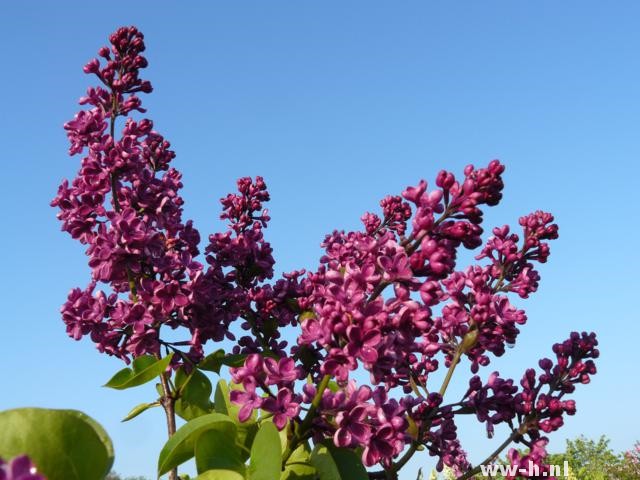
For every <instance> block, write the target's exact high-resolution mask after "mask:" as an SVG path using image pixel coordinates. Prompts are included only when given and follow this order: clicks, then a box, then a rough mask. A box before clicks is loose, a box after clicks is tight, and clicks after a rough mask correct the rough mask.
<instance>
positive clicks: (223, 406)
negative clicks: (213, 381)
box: [215, 380, 258, 461]
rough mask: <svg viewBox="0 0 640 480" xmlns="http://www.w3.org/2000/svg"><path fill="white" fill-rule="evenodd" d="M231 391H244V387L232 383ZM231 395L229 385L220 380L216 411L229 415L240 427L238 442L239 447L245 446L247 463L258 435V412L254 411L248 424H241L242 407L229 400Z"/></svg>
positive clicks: (237, 434) (216, 394)
mask: <svg viewBox="0 0 640 480" xmlns="http://www.w3.org/2000/svg"><path fill="white" fill-rule="evenodd" d="M231 390H242V385H237V384H235V383H231ZM229 393H230V390H229V384H227V382H225V381H224V380H220V381H219V382H218V385H217V386H216V393H215V410H216V412H218V413H222V414H225V415H228V416H229V417H230V418H231V419H233V421H234V422H236V426H237V427H238V431H237V433H236V442H237V443H238V444H239V445H242V446H244V450H243V453H242V455H243V460H245V461H246V460H247V459H248V458H249V451H250V450H251V445H252V444H253V439H254V438H255V436H256V434H257V433H258V425H257V424H256V419H257V417H258V412H257V411H256V410H254V411H253V413H252V414H251V417H249V419H247V421H246V422H241V421H240V420H238V412H239V411H240V407H239V406H238V405H236V404H234V403H232V402H231V401H230V400H229Z"/></svg>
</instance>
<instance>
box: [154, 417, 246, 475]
mask: <svg viewBox="0 0 640 480" xmlns="http://www.w3.org/2000/svg"><path fill="white" fill-rule="evenodd" d="M214 429H215V430H221V431H226V432H229V435H230V436H231V437H233V438H235V432H236V425H235V423H234V421H233V420H231V419H230V418H229V417H227V416H226V415H222V414H220V413H209V414H207V415H203V416H202V417H198V418H196V419H194V420H191V421H189V422H187V423H185V424H184V425H183V426H182V427H180V428H179V429H178V431H177V432H176V433H175V434H174V435H173V436H172V437H171V438H169V440H168V441H167V443H165V444H164V447H162V450H161V451H160V456H159V457H158V475H162V474H164V473H167V472H168V471H169V470H171V469H172V468H174V467H177V466H178V465H180V464H181V463H184V462H186V461H187V460H189V459H190V458H193V456H194V449H195V444H196V441H197V439H198V436H199V435H200V434H202V433H203V432H205V431H207V430H214Z"/></svg>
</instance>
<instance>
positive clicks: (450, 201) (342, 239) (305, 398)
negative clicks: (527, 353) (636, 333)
mask: <svg viewBox="0 0 640 480" xmlns="http://www.w3.org/2000/svg"><path fill="white" fill-rule="evenodd" d="M110 41H111V46H110V47H109V48H107V47H103V48H102V49H100V51H99V57H101V59H102V60H99V59H94V60H91V61H90V62H89V63H88V64H87V65H86V66H85V69H84V70H85V72H86V73H89V74H92V75H95V76H96V77H97V78H98V80H99V81H100V82H101V85H100V86H96V87H93V88H90V89H89V90H88V92H87V95H86V96H85V97H83V98H82V99H81V101H80V103H81V104H82V105H87V109H85V110H82V111H81V112H79V113H78V114H77V115H76V117H75V118H74V119H73V120H71V121H70V122H68V123H67V124H66V125H65V129H66V130H67V135H68V137H69V140H70V143H71V147H70V153H71V154H82V155H83V157H82V161H81V168H80V171H79V172H78V174H77V176H76V177H75V178H74V179H73V181H72V182H71V183H69V182H67V181H64V182H63V183H62V185H61V186H60V188H59V191H58V194H57V196H56V198H55V199H54V200H53V202H52V205H53V206H55V207H58V209H59V213H58V218H59V219H60V220H61V222H62V228H63V230H64V231H66V232H68V233H69V234H70V235H71V236H72V238H74V239H76V240H78V241H80V242H81V243H82V244H84V245H86V246H87V251H86V253H87V256H88V258H89V266H90V268H91V272H92V278H91V280H90V282H89V285H88V286H87V287H86V288H84V289H81V288H76V289H74V290H72V291H71V293H70V294H69V297H68V299H67V302H66V303H65V304H64V306H63V307H62V317H63V320H64V322H65V324H66V326H67V332H68V333H69V335H70V336H72V337H73V338H75V339H80V338H81V337H83V336H87V335H88V336H90V338H91V339H92V340H93V341H94V342H95V343H96V344H97V346H98V349H99V350H100V351H102V352H105V353H107V354H110V355H116V356H118V357H121V358H123V359H125V360H126V361H128V360H129V359H130V357H132V356H133V357H136V356H140V355H143V354H147V353H151V354H156V355H159V354H160V352H161V348H162V347H164V348H165V349H166V351H173V352H174V353H175V354H176V355H174V361H175V362H177V363H180V362H183V361H189V362H191V363H193V364H197V362H199V361H200V359H201V358H202V357H203V354H204V350H203V345H204V344H205V343H206V342H208V341H215V342H217V341H221V340H223V339H224V338H227V339H229V340H232V341H235V346H234V348H233V353H234V354H239V355H244V356H245V361H244V365H243V366H241V367H239V368H233V369H231V374H232V377H233V380H234V382H235V383H236V384H237V385H236V386H237V388H236V389H233V390H232V393H231V400H232V401H233V402H235V403H237V404H239V405H240V406H241V408H240V414H239V416H240V419H241V420H243V421H244V420H247V419H249V418H250V416H251V414H252V412H253V411H254V410H257V409H262V410H263V411H266V412H269V413H271V414H272V415H273V420H274V423H275V425H276V426H277V427H278V428H279V429H284V428H285V427H286V426H287V425H288V424H291V423H294V424H295V427H296V428H293V429H292V430H291V431H293V432H295V438H294V440H295V441H298V442H301V441H303V440H305V439H308V438H313V439H315V440H318V441H319V440H322V439H328V438H331V439H333V441H334V443H335V444H336V445H337V446H339V447H347V448H361V449H362V459H363V462H364V464H365V465H367V466H373V465H376V464H380V465H382V467H384V468H385V469H386V470H387V471H389V469H390V470H391V471H395V470H394V469H396V468H400V467H401V466H402V465H403V464H404V463H403V462H405V461H406V460H405V457H404V456H403V457H402V458H399V456H400V455H401V454H403V452H404V455H407V452H408V453H413V452H414V451H415V450H417V449H418V448H422V447H424V448H426V450H427V451H428V452H429V454H430V455H432V456H435V457H437V459H438V468H439V469H442V468H443V467H444V466H445V465H446V466H449V467H452V468H454V469H455V470H456V471H457V472H468V471H470V469H471V465H470V463H469V460H468V459H467V456H466V453H465V451H464V450H463V448H462V446H461V444H460V442H459V440H458V436H457V424H456V417H457V416H458V415H462V414H474V415H475V416H476V417H477V419H478V420H479V421H480V422H482V423H485V424H486V428H487V432H488V433H489V435H493V433H494V426H495V425H498V424H505V425H508V426H509V427H510V428H512V439H513V440H514V441H516V442H522V443H523V444H525V445H527V446H529V447H530V453H529V454H528V456H526V457H522V456H520V454H519V453H517V452H515V451H512V452H511V453H510V454H509V455H510V458H511V461H512V462H514V463H518V462H524V461H528V460H529V459H531V458H535V459H544V456H545V455H544V454H543V452H544V445H545V444H546V440H545V437H543V436H542V434H547V433H550V432H553V431H555V430H557V429H558V428H560V427H561V426H562V424H563V421H564V420H563V418H564V416H565V415H573V414H574V413H575V403H574V402H573V400H570V399H568V398H566V395H568V394H570V393H572V392H573V389H574V387H575V385H576V384H577V383H587V382H588V381H589V379H590V377H591V375H593V374H594V373H595V366H594V363H593V359H595V358H597V356H598V351H597V349H596V345H597V341H596V340H595V335H593V334H586V333H583V334H577V333H574V334H571V337H570V338H569V339H568V340H566V341H565V342H563V343H559V344H557V345H555V346H554V352H555V354H556V360H555V362H554V361H551V360H549V359H543V360H541V361H540V363H539V366H540V368H541V369H542V373H540V374H536V372H535V371H534V370H528V371H527V372H526V373H525V375H524V377H523V379H522V381H521V382H520V386H519V387H518V386H517V385H516V383H515V382H514V380H512V379H503V378H501V377H500V376H499V374H498V373H497V372H495V373H493V374H492V375H490V376H489V378H488V380H487V382H486V383H483V382H482V380H481V379H480V377H479V376H474V377H473V378H472V379H471V381H470V383H469V389H468V391H467V392H466V394H465V395H464V397H463V398H462V399H460V400H459V401H458V402H454V403H445V401H444V400H445V393H446V391H447V387H448V385H449V381H450V380H451V377H452V375H453V374H454V370H456V368H458V369H461V368H462V366H460V367H458V365H459V364H460V365H462V364H468V368H469V369H470V370H471V372H472V373H473V374H476V373H478V372H479V370H480V368H481V367H485V366H487V365H489V363H490V362H491V359H492V357H498V356H501V355H503V354H504V353H505V351H506V347H507V346H513V345H514V344H515V343H516V341H517V338H518V335H519V333H520V328H521V326H522V325H524V324H525V323H526V321H527V316H526V314H525V312H524V311H523V310H521V309H519V308H518V307H516V305H514V304H513V303H512V299H513V297H519V298H521V299H526V298H528V297H529V296H530V295H531V294H532V293H534V292H535V291H536V290H537V288H538V283H539V281H540V274H539V272H538V271H537V264H539V263H544V262H546V261H547V259H548V257H549V253H550V249H549V244H548V241H550V240H553V239H556V238H558V227H557V225H556V224H554V223H553V222H554V218H553V216H552V215H551V214H549V213H546V212H540V211H538V212H534V213H531V214H529V215H526V216H524V217H522V218H520V221H519V224H520V227H521V230H522V233H515V232H513V231H512V230H511V229H510V227H509V226H506V225H505V226H502V227H499V228H494V229H493V231H492V235H491V236H490V238H488V240H487V241H486V242H485V244H484V246H483V247H482V248H481V249H480V252H479V254H478V255H477V256H476V260H477V261H478V262H479V263H477V264H473V265H470V266H467V267H466V268H459V267H458V265H457V262H458V253H459V251H460V250H461V249H468V250H473V249H476V248H478V247H480V246H481V245H482V243H483V242H482V235H483V228H482V221H483V209H484V208H485V207H490V206H495V205H497V204H498V203H499V202H500V200H501V198H502V190H503V186H504V184H503V179H502V175H503V173H504V171H505V167H504V166H503V165H502V164H501V163H500V162H499V161H497V160H494V161H492V162H490V163H489V164H488V165H487V166H486V167H483V168H476V167H474V166H472V165H470V166H468V167H466V168H465V169H464V172H463V176H462V177H459V178H457V177H456V176H455V175H454V174H453V173H451V172H448V171H441V172H440V173H439V174H438V175H437V177H436V181H435V185H434V186H433V187H432V188H429V186H428V184H427V182H426V181H424V180H421V181H420V182H419V183H418V185H416V186H412V187H408V188H406V189H405V190H404V191H403V192H402V193H401V194H400V195H396V196H387V197H385V198H384V199H383V200H382V201H381V202H380V206H381V210H382V212H381V214H380V215H377V214H374V213H370V212H369V213H366V214H365V215H364V216H363V217H362V222H363V224H364V228H363V230H362V231H355V232H344V231H334V232H333V233H331V234H330V235H327V237H326V238H325V239H324V242H323V243H322V246H323V248H324V255H323V256H322V258H321V259H320V265H319V267H318V268H317V270H316V271H314V272H309V273H306V272H305V271H304V270H300V271H294V272H291V273H288V274H284V275H283V276H282V278H279V279H277V280H275V281H273V280H272V279H273V277H274V265H275V260H274V257H273V252H272V249H271V246H270V244H269V243H268V242H267V241H266V240H265V238H264V229H265V228H266V226H267V224H268V222H269V220H270V218H269V213H268V211H267V210H266V209H265V207H264V204H265V203H266V202H267V201H268V200H269V193H268V191H267V187H266V185H265V182H264V180H263V179H262V178H261V177H256V178H255V179H251V178H241V179H240V180H238V182H237V193H233V194H229V195H228V196H226V197H225V198H223V199H222V200H221V204H222V208H223V213H222V216H221V218H222V219H223V220H226V221H227V222H228V229H227V230H226V231H224V232H222V233H214V234H212V235H210V236H209V241H208V244H207V245H206V246H205V247H204V248H203V249H202V255H201V254H200V252H201V247H200V235H199V233H198V231H197V230H196V229H195V227H194V226H193V224H192V222H191V221H185V220H183V218H182V205H183V200H182V198H181V197H180V194H179V192H180V189H181V187H182V183H181V175H180V173H179V172H178V171H177V170H175V169H174V168H173V167H172V166H171V163H172V161H173V159H174V157H175V154H174V152H173V151H172V150H171V148H170V147H171V146H170V144H169V142H168V141H167V140H165V139H164V137H162V136H161V135H160V134H159V133H157V132H156V131H155V130H154V127H153V123H152V122H151V120H148V119H145V118H142V119H138V120H134V118H132V116H131V115H132V114H133V113H135V114H136V115H138V114H139V113H144V109H143V108H142V103H141V101H140V99H139V98H138V96H137V94H139V93H141V92H142V93H149V92H151V89H152V88H151V84H150V83H149V82H148V81H146V80H142V79H141V78H140V70H141V69H143V68H145V67H146V65H147V62H146V60H145V58H144V57H143V56H142V52H143V51H144V48H145V47H144V42H143V36H142V34H141V33H140V32H139V31H138V30H137V29H135V28H134V27H127V28H120V29H119V30H118V31H116V32H115V33H114V34H113V35H112V36H111V37H110ZM120 117H123V118H125V119H126V120H125V121H124V125H123V126H122V128H121V129H120V130H119V131H117V128H116V123H117V122H116V121H117V120H118V119H119V118H120ZM236 320H239V321H238V322H237V323H236V324H234V325H233V326H236V325H237V326H238V327H239V328H240V329H241V330H243V331H244V333H241V335H240V336H239V338H237V337H236V334H235V333H237V332H238V331H239V330H238V329H236V330H235V331H232V330H233V329H232V324H233V323H234V322H235V321H236ZM290 326H294V327H299V334H298V336H297V341H296V344H295V345H293V346H291V347H290V348H289V346H288V345H287V342H286V341H284V340H283V339H282V337H281V335H282V331H283V329H284V328H285V327H290ZM163 327H164V328H170V329H179V331H180V332H181V333H185V334H186V338H185V340H184V341H176V342H169V341H167V340H166V339H164V337H163V335H162V331H161V330H162V328H163ZM187 332H188V333H187ZM181 347H188V348H187V349H186V350H182V349H181ZM442 366H444V369H443V368H441V367H442ZM445 369H446V372H443V370H445ZM356 371H360V372H362V371H364V372H366V373H367V374H368V376H369V379H370V381H369V383H370V385H360V386H358V385H357V383H356V379H355V378H354V377H355V375H354V373H355V372H356ZM436 371H438V373H437V374H434V372H436ZM458 373H459V372H458ZM304 378H306V379H308V381H307V382H306V383H304V385H303V384H302V382H300V380H302V379H304ZM442 378H444V381H442V384H441V385H434V382H435V381H436V380H438V382H440V381H441V379H442ZM305 404H306V405H308V406H307V407H305V406H304V405H305ZM303 410H305V411H306V412H307V413H306V415H303V414H302V413H301V412H302V411H303ZM303 416H304V418H302V417H303ZM536 461H538V460H536ZM372 475H373V477H374V478H376V474H375V473H373V474H372ZM385 475H386V474H385ZM380 478H383V477H380ZM385 478H386V477H385Z"/></svg>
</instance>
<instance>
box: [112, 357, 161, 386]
mask: <svg viewBox="0 0 640 480" xmlns="http://www.w3.org/2000/svg"><path fill="white" fill-rule="evenodd" d="M172 356H173V354H172V353H170V354H169V355H167V356H166V357H164V358H161V359H160V360H158V359H156V358H155V357H154V356H153V355H142V356H140V357H137V358H136V359H134V360H133V364H132V365H131V366H132V368H123V369H122V370H120V371H119V372H118V373H116V374H115V375H114V376H113V377H111V379H110V380H109V381H108V382H107V383H106V384H105V385H104V386H105V387H109V388H115V389H116V390H124V389H125V388H131V387H137V386H138V385H143V384H145V383H147V382H150V381H151V380H153V379H154V378H156V377H157V376H159V375H160V374H161V373H163V372H164V371H165V370H166V369H167V366H168V365H169V362H171V357H172Z"/></svg>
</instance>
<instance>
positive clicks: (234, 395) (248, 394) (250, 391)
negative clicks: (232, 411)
mask: <svg viewBox="0 0 640 480" xmlns="http://www.w3.org/2000/svg"><path fill="white" fill-rule="evenodd" d="M229 395H230V400H231V401H232V402H233V403H237V404H238V405H241V407H240V411H239V412H238V420H240V421H241V422H246V421H247V420H248V419H249V418H250V417H251V414H252V413H253V411H254V410H257V409H259V408H261V407H262V405H263V403H264V400H263V399H262V398H261V397H259V396H258V394H257V393H256V386H255V384H253V383H251V382H247V383H245V384H244V390H231V392H230V394H229Z"/></svg>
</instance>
